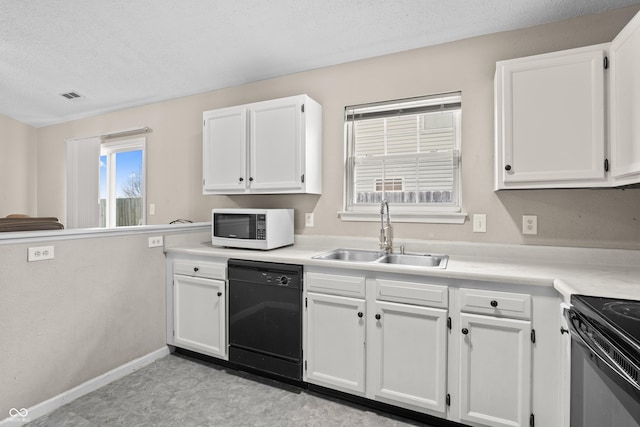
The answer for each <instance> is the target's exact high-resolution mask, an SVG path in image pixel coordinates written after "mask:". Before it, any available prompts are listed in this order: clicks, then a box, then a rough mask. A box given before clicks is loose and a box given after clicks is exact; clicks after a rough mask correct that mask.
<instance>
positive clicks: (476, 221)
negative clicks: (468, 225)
mask: <svg viewBox="0 0 640 427" xmlns="http://www.w3.org/2000/svg"><path fill="white" fill-rule="evenodd" d="M473 232H474V233H486V232H487V214H473Z"/></svg>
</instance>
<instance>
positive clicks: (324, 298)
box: [305, 272, 448, 418]
mask: <svg viewBox="0 0 640 427" xmlns="http://www.w3.org/2000/svg"><path fill="white" fill-rule="evenodd" d="M306 278H307V280H306V283H307V293H306V305H307V307H306V316H305V318H306V349H305V359H306V362H305V363H306V371H305V380H306V381H307V382H309V383H312V384H317V385H321V386H324V387H329V388H333V389H336V390H340V391H343V392H347V393H351V394H356V395H359V396H365V397H368V398H371V399H375V400H378V401H381V402H384V403H388V404H392V405H396V406H401V407H404V408H407V409H411V410H414V411H420V412H425V413H428V414H431V415H436V416H440V417H443V418H444V417H446V395H447V392H446V386H447V335H448V329H447V319H448V315H447V308H446V307H447V288H446V287H445V286H439V285H429V284H425V283H416V282H403V281H395V280H375V279H367V280H365V279H364V278H363V277H359V276H349V275H337V274H336V275H332V274H325V273H315V272H313V273H307V276H306ZM365 283H366V285H365ZM341 285H342V286H341ZM317 291H321V292H322V293H318V292H317ZM332 294H334V295H332ZM340 294H343V295H340ZM345 295H348V296H345ZM425 305H436V307H426V306H425Z"/></svg>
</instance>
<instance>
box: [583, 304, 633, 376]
mask: <svg viewBox="0 0 640 427" xmlns="http://www.w3.org/2000/svg"><path fill="white" fill-rule="evenodd" d="M571 303H572V305H573V306H574V309H575V311H577V312H579V313H581V315H583V316H585V317H586V318H587V319H588V320H589V323H591V325H592V326H593V327H594V328H595V329H597V330H598V331H599V332H600V333H601V334H603V335H604V336H605V337H606V338H607V339H608V340H609V341H611V344H613V345H615V346H616V347H618V349H619V350H621V351H622V352H623V353H624V354H625V356H627V357H628V358H629V359H631V361H632V362H633V363H634V364H635V365H636V366H639V367H640V301H634V300H623V299H612V298H603V297H592V296H585V295H574V296H572V298H571Z"/></svg>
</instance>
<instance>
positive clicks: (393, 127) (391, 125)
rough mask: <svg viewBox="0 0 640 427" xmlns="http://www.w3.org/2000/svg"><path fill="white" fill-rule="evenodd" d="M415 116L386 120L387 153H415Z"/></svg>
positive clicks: (416, 139) (416, 142)
mask: <svg viewBox="0 0 640 427" xmlns="http://www.w3.org/2000/svg"><path fill="white" fill-rule="evenodd" d="M416 119H417V116H400V117H390V118H388V119H383V120H384V121H386V128H387V131H386V134H387V154H400V153H415V152H417V151H418V135H417V132H416V131H417V127H416Z"/></svg>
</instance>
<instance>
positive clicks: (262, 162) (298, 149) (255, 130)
mask: <svg viewBox="0 0 640 427" xmlns="http://www.w3.org/2000/svg"><path fill="white" fill-rule="evenodd" d="M302 100H303V97H291V98H282V99H276V100H273V101H265V102H260V103H257V104H252V105H251V113H250V114H251V118H250V123H251V135H250V141H251V143H250V153H251V165H250V174H249V175H250V178H249V179H250V183H249V185H250V188H251V190H252V191H265V192H272V191H281V190H300V189H302V174H303V173H304V171H302V158H303V157H302V156H303V152H302V151H303V144H304V141H303V138H304V136H303V132H302V126H303V123H302V111H301V110H302Z"/></svg>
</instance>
